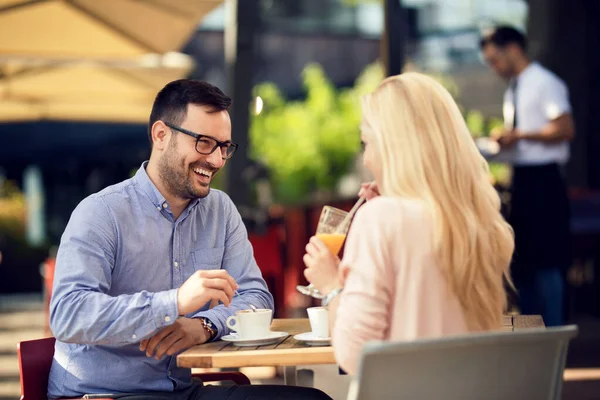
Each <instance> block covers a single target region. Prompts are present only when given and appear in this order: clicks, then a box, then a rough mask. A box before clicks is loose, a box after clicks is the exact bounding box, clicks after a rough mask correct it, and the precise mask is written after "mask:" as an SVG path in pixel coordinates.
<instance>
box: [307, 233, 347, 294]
mask: <svg viewBox="0 0 600 400" xmlns="http://www.w3.org/2000/svg"><path fill="white" fill-rule="evenodd" d="M303 260H304V264H305V265H306V269H305V270H304V276H305V277H306V279H307V280H308V281H309V282H310V283H312V284H313V285H314V286H315V288H317V290H319V292H321V293H322V294H324V295H326V294H328V293H330V292H331V291H333V290H334V289H337V288H339V287H342V286H343V280H342V279H341V278H342V276H341V275H340V273H339V271H338V266H339V264H340V259H339V258H338V257H337V256H335V255H334V254H332V253H331V251H329V248H327V246H325V243H323V241H322V240H321V239H319V238H317V237H316V236H313V237H312V238H310V241H309V242H308V244H307V245H306V254H305V255H304V258H303ZM343 275H344V277H345V275H346V274H343Z"/></svg>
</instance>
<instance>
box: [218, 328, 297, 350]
mask: <svg viewBox="0 0 600 400" xmlns="http://www.w3.org/2000/svg"><path fill="white" fill-rule="evenodd" d="M287 336H289V333H287V332H276V331H271V332H269V336H267V337H264V338H258V339H243V338H240V337H239V335H238V334H237V333H235V332H233V333H230V334H229V335H225V336H223V337H222V338H221V340H223V341H225V342H231V343H233V345H234V346H239V347H244V346H247V347H249V346H265V345H267V344H273V343H277V342H278V341H279V339H281V338H284V337H287Z"/></svg>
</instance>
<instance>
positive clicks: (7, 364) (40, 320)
mask: <svg viewBox="0 0 600 400" xmlns="http://www.w3.org/2000/svg"><path fill="white" fill-rule="evenodd" d="M577 323H578V325H579V326H580V330H581V333H580V335H579V338H578V339H577V340H575V341H574V342H573V343H572V345H571V347H570V348H569V358H568V361H567V367H569V368H577V369H579V368H585V369H584V370H583V372H581V371H580V370H575V369H571V370H570V371H571V372H572V374H571V375H575V376H576V378H577V379H578V380H575V381H569V382H565V385H564V396H563V399H564V400H600V320H598V319H591V318H585V319H580V320H578V321H577ZM43 326H44V313H43V310H42V298H41V296H40V295H20V296H0V400H15V399H18V398H19V396H20V386H19V366H18V362H17V358H16V343H17V342H19V341H21V340H28V339H34V338H39V337H42V336H43ZM318 368H319V370H318V371H316V372H317V373H316V374H315V376H314V378H315V386H317V387H321V388H323V389H326V390H327V392H328V393H330V395H332V397H334V398H335V399H336V400H337V399H343V398H344V397H345V390H344V388H343V385H338V384H337V383H336V382H340V381H343V379H344V378H340V377H339V375H338V374H337V368H334V366H325V367H323V366H321V367H318ZM589 368H596V370H594V371H592V377H591V378H589V377H587V378H586V376H585V375H586V374H587V375H589V371H590V370H589ZM245 372H246V373H247V374H248V375H249V376H250V377H251V379H252V380H253V383H279V384H282V383H283V381H282V379H281V377H280V376H275V377H273V369H270V368H262V369H249V370H247V371H245ZM310 375H311V374H310V372H308V371H306V372H301V373H300V376H299V383H300V384H302V382H303V381H304V382H308V381H310ZM584 378H585V379H586V380H582V379H584ZM338 386H342V387H338Z"/></svg>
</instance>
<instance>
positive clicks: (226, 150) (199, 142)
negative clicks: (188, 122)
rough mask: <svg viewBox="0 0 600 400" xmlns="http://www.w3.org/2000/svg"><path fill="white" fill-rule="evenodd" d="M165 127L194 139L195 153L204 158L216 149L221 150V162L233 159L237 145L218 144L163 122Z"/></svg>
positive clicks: (213, 139)
mask: <svg viewBox="0 0 600 400" xmlns="http://www.w3.org/2000/svg"><path fill="white" fill-rule="evenodd" d="M163 122H164V124H165V125H166V126H168V127H169V128H171V129H174V130H176V131H177V132H181V133H183V134H184V135H188V136H191V137H193V138H195V139H196V151H197V152H198V153H200V154H203V155H205V156H207V155H209V154H212V153H213V152H214V151H215V150H216V149H217V147H219V148H220V149H221V157H222V158H223V160H228V159H230V158H231V157H233V153H235V151H236V150H237V148H238V144H237V143H233V142H231V141H229V140H228V141H225V142H220V141H218V140H217V139H215V138H214V137H212V136H207V135H200V134H198V133H194V132H192V131H188V130H187V129H183V128H181V127H179V126H176V125H173V124H170V123H168V122H165V121H163Z"/></svg>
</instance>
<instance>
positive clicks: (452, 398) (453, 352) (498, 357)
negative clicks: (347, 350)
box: [348, 325, 578, 400]
mask: <svg viewBox="0 0 600 400" xmlns="http://www.w3.org/2000/svg"><path fill="white" fill-rule="evenodd" d="M577 332H578V328H577V326H575V325H570V326H564V327H557V328H547V329H543V328H541V329H527V330H522V331H515V332H493V333H489V332H488V333H478V334H472V335H465V336H455V337H448V338H442V339H439V338H438V339H427V340H417V341H415V342H403V343H398V342H396V343H390V342H386V343H384V342H371V343H367V344H366V345H365V348H364V351H363V354H362V359H361V364H360V367H359V371H358V375H357V376H356V378H355V380H354V381H353V382H352V385H351V388H350V391H349V395H348V399H360V400H364V399H378V400H383V399H444V400H459V399H460V400H480V399H486V400H494V399H497V400H501V399H502V400H504V399H511V400H538V399H539V400H542V399H543V400H558V399H560V398H561V392H562V376H563V371H564V367H565V359H566V356H567V349H568V346H569V341H570V340H571V339H572V338H574V337H575V336H577Z"/></svg>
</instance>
